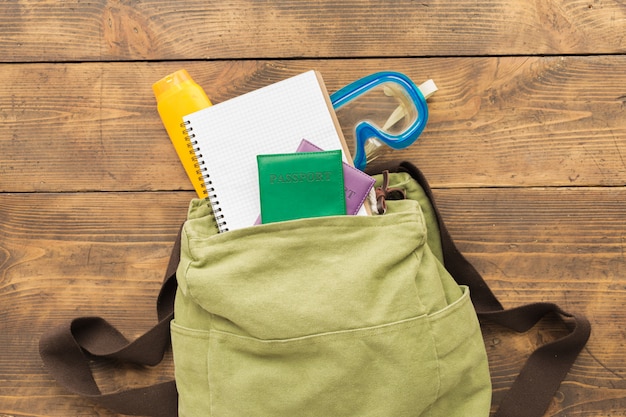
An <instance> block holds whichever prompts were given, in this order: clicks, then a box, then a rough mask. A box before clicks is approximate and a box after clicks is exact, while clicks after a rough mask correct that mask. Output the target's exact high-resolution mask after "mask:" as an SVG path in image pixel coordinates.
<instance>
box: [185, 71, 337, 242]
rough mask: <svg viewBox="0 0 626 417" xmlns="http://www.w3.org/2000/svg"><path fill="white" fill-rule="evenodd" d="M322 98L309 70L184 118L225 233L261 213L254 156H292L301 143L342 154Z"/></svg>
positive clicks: (319, 88) (238, 227)
mask: <svg viewBox="0 0 626 417" xmlns="http://www.w3.org/2000/svg"><path fill="white" fill-rule="evenodd" d="M325 94H326V93H325V92H324V91H323V90H322V88H321V86H320V83H319V81H318V79H317V76H316V73H315V72H314V71H309V72H305V73H303V74H300V75H297V76H295V77H292V78H289V79H286V80H283V81H280V82H278V83H275V84H272V85H269V86H267V87H263V88H261V89H258V90H255V91H252V92H250V93H247V94H244V95H242V96H239V97H236V98H233V99H231V100H228V101H225V102H223V103H219V104H216V105H214V106H212V107H208V108H206V109H203V110H200V111H198V112H196V113H193V114H190V115H189V116H187V117H185V118H184V120H185V121H186V122H189V124H190V126H191V127H192V128H193V134H195V138H194V139H195V140H196V141H197V142H198V148H199V149H200V150H199V151H198V152H197V153H198V159H199V160H203V161H204V163H205V166H206V168H207V171H208V174H209V176H210V177H209V180H210V181H211V183H212V184H211V185H210V186H207V188H211V187H213V188H214V189H215V192H214V194H215V196H216V198H215V200H216V201H217V202H219V208H221V214H223V215H224V220H225V222H226V226H225V227H226V228H227V229H228V230H235V229H240V228H242V227H247V226H252V225H253V224H254V223H255V221H256V220H257V218H258V216H259V213H260V211H261V208H260V203H259V186H258V183H259V182H258V172H257V162H256V156H257V155H261V154H275V153H293V152H296V149H297V148H298V145H299V144H300V141H301V140H302V139H307V140H308V141H310V142H312V143H314V144H315V145H317V146H318V147H320V148H322V149H324V150H335V149H339V150H342V146H341V139H340V137H339V134H338V133H337V128H336V127H335V124H334V121H333V118H332V116H331V113H330V112H331V110H330V109H329V104H328V103H327V101H326V98H325V97H326V96H325ZM344 160H345V156H344Z"/></svg>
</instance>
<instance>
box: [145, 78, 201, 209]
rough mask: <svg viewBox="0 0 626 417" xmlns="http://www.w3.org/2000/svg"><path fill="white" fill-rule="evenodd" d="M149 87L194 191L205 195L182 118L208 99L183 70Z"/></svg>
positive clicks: (199, 195) (190, 141) (192, 148)
mask: <svg viewBox="0 0 626 417" xmlns="http://www.w3.org/2000/svg"><path fill="white" fill-rule="evenodd" d="M152 90H153V91H154V95H155V97H156V100H157V109H158V111H159V115H160V116H161V120H162V121H163V125H164V126H165V130H167V134H168V135H169V137H170V140H171V141H172V144H173V145H174V148H175V149H176V153H177V154H178V158H179V159H180V161H181V162H182V164H183V167H184V168H185V172H187V176H188V177H189V179H190V180H191V183H192V184H193V187H194V189H195V190H196V193H198V197H200V198H205V197H207V190H206V185H205V184H204V179H203V176H202V172H201V169H200V166H199V165H198V161H197V159H196V155H195V152H194V146H193V141H192V140H191V139H190V137H189V135H188V134H187V129H185V125H184V123H183V117H184V116H187V115H188V114H191V113H193V112H196V111H198V110H201V109H204V108H205V107H209V106H211V101H209V98H208V97H207V95H206V93H205V92H204V90H202V87H200V86H199V85H198V84H196V83H195V82H194V80H193V79H192V78H191V77H190V76H189V74H188V73H187V71H186V70H184V69H181V70H178V71H176V72H174V73H173V74H170V75H168V76H166V77H164V78H163V79H161V80H159V81H157V82H156V83H154V84H153V85H152Z"/></svg>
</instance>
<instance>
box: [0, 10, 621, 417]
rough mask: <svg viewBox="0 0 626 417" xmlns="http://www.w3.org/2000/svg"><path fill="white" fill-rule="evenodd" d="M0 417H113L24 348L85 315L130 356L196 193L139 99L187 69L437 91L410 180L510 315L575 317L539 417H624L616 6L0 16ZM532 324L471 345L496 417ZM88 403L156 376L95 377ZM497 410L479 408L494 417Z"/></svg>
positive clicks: (252, 78) (234, 77)
mask: <svg viewBox="0 0 626 417" xmlns="http://www.w3.org/2000/svg"><path fill="white" fill-rule="evenodd" d="M0 22H1V23H0V346H1V354H0V417H8V416H11V417H13V416H15V417H17V416H20V417H22V416H63V417H67V416H114V415H115V414H114V413H111V412H108V411H106V410H104V409H103V408H101V407H99V406H96V405H94V404H93V403H91V402H90V401H87V400H84V399H81V398H79V397H77V396H75V395H71V394H69V393H68V392H67V391H65V390H64V389H63V388H61V387H59V386H58V385H57V384H56V382H55V381H54V380H53V379H52V378H51V377H50V376H49V374H48V373H47V372H46V371H45V369H44V368H43V365H42V363H41V361H40V359H39V355H38V348H37V345H38V340H39V337H40V336H41V334H42V333H43V332H44V331H45V330H46V329H48V328H50V327H51V326H55V325H58V324H60V323H62V322H64V321H66V320H69V319H71V318H73V317H77V316H89V315H97V316H102V317H105V318H106V319H108V320H109V321H110V322H111V323H113V324H114V325H116V326H118V327H119V328H120V329H121V330H122V331H123V332H124V333H125V334H126V335H127V336H128V337H129V338H133V337H135V336H137V335H139V334H140V333H142V332H143V331H144V330H146V329H147V328H148V327H149V326H150V325H151V324H153V323H154V322H155V320H156V315H155V309H154V302H155V298H156V295H157V292H158V289H159V285H160V281H161V279H162V277H163V273H164V270H165V266H166V263H167V259H168V255H169V252H170V249H171V247H172V245H173V241H174V239H175V237H176V233H177V229H178V227H179V225H180V223H181V222H182V221H183V219H184V217H185V213H186V207H187V204H188V201H189V200H190V199H191V198H192V197H194V192H193V191H192V188H191V186H190V184H189V183H188V180H187V178H186V176H185V174H184V171H183V169H182V167H181V165H180V164H179V162H178V159H177V157H176V155H175V152H174V149H173V147H172V146H171V144H170V142H169V139H168V137H167V135H166V133H165V130H164V129H163V127H162V125H161V122H160V119H159V116H158V114H157V111H156V106H155V100H154V97H153V94H152V90H151V85H152V83H153V82H155V81H157V80H158V79H160V78H161V77H163V76H164V75H166V74H168V73H171V72H173V71H175V70H177V69H179V68H186V69H187V70H188V71H189V72H190V73H191V74H192V76H193V77H194V79H195V80H196V81H197V82H198V83H199V84H200V85H202V86H203V87H204V89H205V90H206V92H207V94H208V95H209V97H211V99H212V100H213V101H214V102H221V101H224V100H226V99H228V98H231V97H234V96H236V95H239V94H242V93H244V92H247V91H250V90H252V89H255V88H258V87H261V86H263V85H266V84H269V83H271V82H275V81H278V80H281V79H284V78H287V77H289V76H291V75H295V74H298V73H300V72H303V71H305V70H307V69H317V70H319V71H321V73H322V75H323V76H324V79H325V81H326V84H327V87H328V89H329V90H330V91H331V92H332V91H336V90H337V89H339V88H340V87H342V86H343V85H345V84H347V83H349V82H351V81H353V80H355V79H358V78H360V77H362V76H365V75H367V74H370V73H373V72H377V71H381V70H395V71H400V72H403V73H405V74H407V75H408V76H409V77H411V78H412V79H413V80H414V81H415V82H416V83H421V82H422V81H425V80H426V79H428V78H432V79H434V80H435V82H436V83H437V85H438V87H439V91H438V92H437V93H436V95H435V96H434V97H433V98H432V99H431V100H430V102H429V109H430V120H429V122H428V125H427V127H426V130H425V131H424V133H423V135H422V136H421V139H420V140H419V141H418V142H417V143H416V144H414V145H413V146H412V147H410V148H409V149H408V150H405V151H403V152H401V153H396V154H395V155H394V158H395V159H398V158H400V159H406V160H409V161H412V162H414V163H415V164H416V165H417V166H419V167H420V168H421V169H422V170H423V171H424V173H425V174H426V176H427V177H428V178H429V180H430V182H431V185H432V186H433V187H434V189H435V196H436V198H437V202H438V204H439V206H440V209H441V211H442V214H443V216H444V218H445V220H446V221H447V224H448V227H449V228H450V231H451V234H452V236H453V238H454V239H455V240H456V241H457V243H458V245H459V247H460V249H461V250H462V251H463V252H464V253H465V254H466V256H467V257H468V259H469V260H470V261H471V262H472V263H473V264H474V265H475V266H476V267H477V269H478V270H479V271H480V272H481V273H482V274H484V277H485V278H486V280H487V281H488V282H489V284H490V285H491V286H492V289H493V290H494V292H495V293H496V294H497V296H498V297H499V298H500V300H501V301H502V303H503V304H504V305H505V306H506V307H513V306H516V305H519V304H522V303H527V302H531V301H554V302H557V303H559V304H561V305H562V306H563V308H564V309H566V310H571V311H574V312H579V313H582V314H585V315H586V316H587V317H588V318H589V319H590V321H591V322H592V325H593V330H592V336H591V339H590V342H589V343H588V346H587V347H586V348H585V350H584V351H583V352H582V353H581V355H580V357H579V359H578V360H577V362H576V363H575V365H574V367H573V369H572V371H571V372H570V374H569V375H568V376H567V379H566V381H565V382H564V383H563V384H562V386H561V388H560V390H559V392H558V393H557V395H556V396H555V397H554V400H553V402H552V404H551V405H550V407H549V409H548V411H547V413H546V416H559V417H564V416H586V417H587V416H598V417H600V416H626V380H625V379H626V348H625V344H626V328H625V325H624V322H625V318H626V314H625V313H624V307H625V305H626V255H625V253H626V204H625V200H626V187H625V185H626V70H625V68H626V3H624V1H622V0H589V1H568V2H563V1H559V0H540V1H539V0H538V1H530V0H523V1H514V0H508V1H507V0H493V1H490V2H475V1H461V0H451V1H433V0H422V1H409V0H382V1H381V0H379V1H354V0H347V1H328V0H318V1H306V0H301V1H285V2H271V1H255V0H230V1H223V2H208V1H169V2H166V1H157V0H143V1H139V0H120V1H114V0H93V1H81V0H70V1H63V2H49V1H35V0H15V1H6V2H2V3H0ZM553 330H554V329H552V328H551V326H550V323H547V324H545V325H540V326H539V327H538V328H537V329H535V330H532V331H530V332H528V333H525V334H512V333H509V332H505V331H503V330H501V329H498V328H495V327H487V328H486V329H485V343H486V346H487V350H488V353H489V356H490V364H491V371H492V374H493V381H494V389H495V391H494V399H495V401H496V402H497V401H498V400H499V399H500V398H502V393H503V391H504V390H505V389H506V388H507V387H508V386H510V384H511V382H512V381H513V379H514V377H515V374H516V372H517V371H518V370H519V368H520V367H521V364H522V362H523V360H524V359H525V357H526V356H527V355H528V353H529V351H530V349H531V348H532V347H533V346H536V345H537V344H540V343H542V341H545V340H546V339H550V338H551V337H552V333H553ZM96 371H97V373H98V375H99V377H98V379H99V382H100V383H101V387H102V389H103V390H111V389H115V388H117V387H119V384H120V383H121V382H120V381H121V379H122V377H128V378H130V384H131V385H133V386H136V385H142V384H144V383H146V382H153V381H159V380H162V379H167V378H168V377H170V375H171V373H172V365H171V358H170V357H169V356H168V358H167V361H166V363H164V364H163V365H160V366H158V367H156V368H154V369H150V370H148V371H147V372H145V373H142V372H141V370H140V369H138V368H135V367H125V368H124V369H123V370H120V371H116V370H114V369H112V368H111V367H110V366H107V365H96ZM494 409H495V406H494Z"/></svg>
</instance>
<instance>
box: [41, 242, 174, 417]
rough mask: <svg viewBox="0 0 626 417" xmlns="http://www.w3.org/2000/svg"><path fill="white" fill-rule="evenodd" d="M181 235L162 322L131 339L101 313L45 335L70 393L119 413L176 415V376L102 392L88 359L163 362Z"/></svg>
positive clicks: (52, 367) (160, 305) (47, 352)
mask: <svg viewBox="0 0 626 417" xmlns="http://www.w3.org/2000/svg"><path fill="white" fill-rule="evenodd" d="M180 237H181V236H180V232H179V234H178V237H177V238H176V243H175V245H174V248H173V250H172V255H171V257H170V261H169V264H168V266H167V272H166V274H165V279H164V281H163V285H162V287H161V291H160V293H159V296H158V298H157V317H158V323H157V324H156V325H155V326H154V327H152V328H151V329H150V330H148V331H147V332H146V333H144V334H143V335H141V336H140V337H138V338H137V339H135V340H134V341H132V342H130V341H128V340H127V339H126V338H125V337H124V336H123V335H122V334H121V333H120V332H119V331H118V330H117V329H116V328H115V327H113V326H112V325H110V324H109V323H108V322H107V321H106V320H104V319H102V318H99V317H81V318H77V319H74V320H72V321H70V322H69V323H67V324H65V325H63V326H60V327H57V328H54V329H52V330H50V331H49V332H47V333H45V334H44V335H43V336H42V337H41V340H40V342H39V353H40V356H41V359H42V360H43V363H44V364H45V365H46V367H47V369H48V371H49V372H50V373H51V374H52V376H53V377H54V378H55V379H56V380H57V382H59V383H60V384H61V385H63V386H64V387H65V388H67V389H68V390H69V391H71V392H73V393H75V394H78V395H81V396H83V397H86V398H89V399H91V400H93V401H94V402H96V403H98V404H100V405H102V406H104V407H106V408H108V409H110V410H113V411H115V412H118V413H122V414H130V415H146V416H152V417H176V416H177V414H178V395H177V392H176V385H175V382H174V381H173V380H172V381H168V382H164V383H160V384H156V385H151V386H147V387H142V388H134V389H127V390H123V391H116V392H114V393H102V392H101V391H100V389H99V388H98V385H97V384H96V381H95V379H94V375H93V372H92V370H91V368H90V366H89V362H90V360H91V359H98V358H101V359H116V360H120V361H124V362H129V363H133V364H138V365H150V366H154V365H156V364H158V363H159V362H161V360H162V359H163V355H164V353H165V350H166V349H167V348H168V346H169V343H170V327H169V326H170V321H171V320H172V317H173V314H174V297H175V294H176V286H177V284H176V267H177V266H178V262H179V260H180Z"/></svg>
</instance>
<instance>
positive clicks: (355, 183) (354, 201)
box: [296, 139, 376, 215]
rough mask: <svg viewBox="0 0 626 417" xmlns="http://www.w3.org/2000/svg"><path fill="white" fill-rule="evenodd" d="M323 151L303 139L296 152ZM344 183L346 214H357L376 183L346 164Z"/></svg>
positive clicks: (344, 167)
mask: <svg viewBox="0 0 626 417" xmlns="http://www.w3.org/2000/svg"><path fill="white" fill-rule="evenodd" d="M322 150H323V149H320V148H318V147H317V146H315V145H314V144H312V143H311V142H309V141H308V140H306V139H302V142H300V146H298V150H297V151H296V152H320V151H322ZM343 182H344V188H345V190H346V213H347V214H352V215H354V214H357V213H358V212H359V209H360V208H361V206H362V205H363V202H364V201H365V199H367V195H368V193H369V192H370V190H371V189H372V187H373V186H374V183H375V182H376V181H375V180H374V178H372V177H370V176H369V175H367V174H366V173H364V172H363V171H361V170H359V169H356V168H355V167H353V166H350V165H348V164H346V163H345V162H344V163H343Z"/></svg>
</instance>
